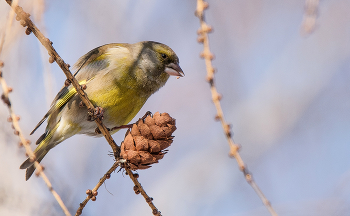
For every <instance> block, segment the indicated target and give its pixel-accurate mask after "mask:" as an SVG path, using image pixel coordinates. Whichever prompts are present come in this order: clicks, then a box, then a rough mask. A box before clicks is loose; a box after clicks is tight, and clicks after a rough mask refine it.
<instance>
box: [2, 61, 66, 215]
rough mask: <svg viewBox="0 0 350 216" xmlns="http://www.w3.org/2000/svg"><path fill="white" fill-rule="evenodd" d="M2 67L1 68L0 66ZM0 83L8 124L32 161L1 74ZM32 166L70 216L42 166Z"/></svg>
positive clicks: (27, 142) (9, 90)
mask: <svg viewBox="0 0 350 216" xmlns="http://www.w3.org/2000/svg"><path fill="white" fill-rule="evenodd" d="M0 65H3V63H2V62H0ZM1 67H2V66H1ZM0 83H1V86H2V89H3V92H4V93H3V94H2V96H1V99H2V100H3V101H4V103H5V104H6V105H7V107H8V109H9V112H10V117H9V118H8V121H9V122H12V125H13V128H14V134H15V135H18V136H19V139H20V141H21V142H20V144H21V145H23V146H24V147H25V149H26V154H27V155H28V156H29V157H30V158H31V159H32V160H33V159H34V158H35V155H34V153H33V151H32V149H31V148H30V141H29V140H27V139H25V137H24V135H23V133H22V130H21V128H20V126H19V123H18V121H19V119H20V118H19V116H17V115H16V114H15V113H14V112H13V109H12V106H11V101H10V99H9V97H8V93H9V92H11V91H12V89H11V88H9V87H7V84H6V82H5V79H4V78H3V77H2V73H1V75H0ZM34 166H35V168H36V169H37V171H36V174H37V175H40V176H41V178H42V179H43V180H44V182H45V184H46V185H47V187H48V188H49V190H50V192H51V193H52V195H53V196H54V197H55V199H56V201H57V202H58V204H59V205H60V206H61V208H62V210H63V212H64V214H65V215H66V216H70V215H71V214H70V213H69V211H68V209H67V207H66V206H65V205H64V203H63V201H62V199H61V197H60V196H59V195H58V194H57V192H56V191H55V190H54V189H53V187H52V184H51V182H50V181H49V179H48V178H47V176H46V175H45V173H44V172H43V170H44V168H43V166H41V165H40V164H39V163H38V162H37V161H35V162H34Z"/></svg>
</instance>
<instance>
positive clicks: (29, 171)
mask: <svg viewBox="0 0 350 216" xmlns="http://www.w3.org/2000/svg"><path fill="white" fill-rule="evenodd" d="M48 152H49V151H45V152H44V153H43V154H42V155H40V157H39V158H38V159H37V160H36V161H38V162H39V163H40V162H41V160H42V159H43V158H44V157H45V155H46V154H47V153H48ZM28 159H29V158H28ZM28 159H27V160H28ZM22 165H23V164H22ZM34 171H35V165H34V162H32V164H31V165H30V166H29V167H27V170H26V181H28V179H29V178H30V177H31V176H32V175H33V173H34Z"/></svg>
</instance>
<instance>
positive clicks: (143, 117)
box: [141, 111, 152, 120]
mask: <svg viewBox="0 0 350 216" xmlns="http://www.w3.org/2000/svg"><path fill="white" fill-rule="evenodd" d="M147 116H151V117H152V112H151V111H147V112H146V113H145V115H143V116H142V118H141V119H142V120H145V118H147Z"/></svg>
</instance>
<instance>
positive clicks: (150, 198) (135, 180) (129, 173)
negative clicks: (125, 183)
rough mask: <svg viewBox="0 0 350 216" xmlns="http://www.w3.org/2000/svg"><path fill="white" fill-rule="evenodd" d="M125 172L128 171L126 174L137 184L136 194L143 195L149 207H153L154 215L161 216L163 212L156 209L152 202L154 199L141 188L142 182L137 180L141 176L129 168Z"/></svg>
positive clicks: (135, 187)
mask: <svg viewBox="0 0 350 216" xmlns="http://www.w3.org/2000/svg"><path fill="white" fill-rule="evenodd" d="M125 171H126V173H127V174H128V175H129V177H130V178H131V180H132V181H133V182H134V184H135V186H134V191H135V193H136V194H139V193H141V194H142V196H143V197H144V198H145V200H146V202H147V203H148V205H149V207H151V209H152V213H153V215H158V216H161V212H160V211H158V209H157V208H156V206H155V205H154V204H153V202H152V201H153V198H152V197H149V196H148V195H147V193H146V191H145V190H144V189H143V187H142V186H141V184H140V182H139V181H138V180H137V178H138V177H139V175H138V174H134V173H133V172H132V171H131V169H130V168H129V167H128V166H126V167H125Z"/></svg>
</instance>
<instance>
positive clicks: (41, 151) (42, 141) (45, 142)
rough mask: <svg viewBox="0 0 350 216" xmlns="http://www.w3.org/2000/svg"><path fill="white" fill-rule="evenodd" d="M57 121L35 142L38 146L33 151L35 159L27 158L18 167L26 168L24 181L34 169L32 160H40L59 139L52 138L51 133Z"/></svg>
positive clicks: (54, 129) (53, 131)
mask: <svg viewBox="0 0 350 216" xmlns="http://www.w3.org/2000/svg"><path fill="white" fill-rule="evenodd" d="M58 125H59V123H57V125H56V126H55V127H54V128H53V129H52V130H51V131H47V132H46V133H44V134H43V135H42V136H40V138H39V139H38V141H37V142H36V143H37V145H38V147H36V149H35V151H34V155H35V160H32V159H31V158H27V160H25V161H24V162H23V163H22V164H21V166H20V167H19V168H20V169H27V170H26V181H27V180H28V179H29V178H30V177H31V176H32V174H33V173H34V171H35V165H34V162H35V161H37V162H39V163H40V162H41V160H42V159H43V158H44V157H45V155H46V154H47V153H48V152H49V151H50V149H52V148H53V147H54V146H55V145H57V144H58V143H59V142H60V141H57V140H55V138H53V134H54V133H55V131H56V129H57V127H58Z"/></svg>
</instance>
